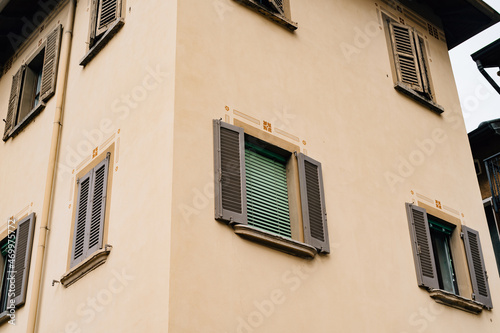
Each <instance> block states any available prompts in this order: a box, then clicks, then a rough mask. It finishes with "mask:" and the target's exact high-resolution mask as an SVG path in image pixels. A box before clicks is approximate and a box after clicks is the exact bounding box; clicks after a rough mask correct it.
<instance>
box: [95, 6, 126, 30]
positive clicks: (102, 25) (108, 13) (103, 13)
mask: <svg viewBox="0 0 500 333" xmlns="http://www.w3.org/2000/svg"><path fill="white" fill-rule="evenodd" d="M120 14H121V1H120V0H99V9H98V13H97V28H96V35H97V36H99V35H100V34H102V33H104V32H105V31H106V30H107V29H108V28H109V26H110V25H111V23H113V22H115V21H116V20H117V19H118V18H119V17H120Z"/></svg>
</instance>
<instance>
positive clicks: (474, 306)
mask: <svg viewBox="0 0 500 333" xmlns="http://www.w3.org/2000/svg"><path fill="white" fill-rule="evenodd" d="M429 296H431V298H432V299H434V300H435V301H436V302H438V303H441V304H444V305H448V306H451V307H453V308H456V309H460V310H463V311H466V312H469V313H473V314H480V313H481V311H483V307H484V306H483V304H481V303H479V302H476V301H473V300H471V299H467V298H464V297H462V296H458V295H455V294H452V293H450V292H447V291H444V290H440V289H432V290H430V291H429Z"/></svg>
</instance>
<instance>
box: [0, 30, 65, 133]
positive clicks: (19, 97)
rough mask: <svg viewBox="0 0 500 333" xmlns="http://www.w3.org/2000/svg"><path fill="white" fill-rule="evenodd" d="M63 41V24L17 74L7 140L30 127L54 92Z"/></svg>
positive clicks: (12, 92)
mask: <svg viewBox="0 0 500 333" xmlns="http://www.w3.org/2000/svg"><path fill="white" fill-rule="evenodd" d="M60 40H61V26H58V27H57V28H56V29H55V30H54V31H52V32H51V33H50V34H49V35H48V36H47V38H46V39H45V42H44V43H43V44H42V46H41V47H40V48H39V49H38V50H37V51H36V52H35V53H34V54H33V56H32V57H30V59H28V61H27V62H26V63H25V64H24V65H22V66H21V68H19V70H18V71H17V72H16V74H14V76H13V78H12V86H11V92H10V98H9V104H8V109H7V117H6V119H5V130H4V136H3V140H4V141H7V139H8V138H9V137H12V136H14V135H16V134H17V133H18V132H19V131H20V130H21V129H22V128H23V127H24V126H26V125H27V124H28V123H29V122H30V121H31V120H32V119H33V118H34V117H35V116H36V115H37V114H38V113H40V111H41V110H42V109H43V108H44V107H45V104H44V103H45V102H47V101H48V100H49V99H50V98H51V97H52V96H53V95H54V93H55V87H56V77H57V64H58V59H59V44H60Z"/></svg>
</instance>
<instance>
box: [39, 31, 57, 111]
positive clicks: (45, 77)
mask: <svg viewBox="0 0 500 333" xmlns="http://www.w3.org/2000/svg"><path fill="white" fill-rule="evenodd" d="M61 31H62V27H61V25H58V26H57V28H55V29H54V31H52V32H51V33H50V34H49V35H48V36H47V40H46V41H45V55H44V59H43V70H42V86H41V88H40V96H41V99H42V100H43V101H44V102H46V101H48V100H49V98H51V97H52V96H53V95H54V93H55V90H56V80H57V65H58V63H59V46H60V44H61Z"/></svg>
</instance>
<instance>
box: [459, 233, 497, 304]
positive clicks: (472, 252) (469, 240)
mask: <svg viewBox="0 0 500 333" xmlns="http://www.w3.org/2000/svg"><path fill="white" fill-rule="evenodd" d="M462 233H463V238H464V246H465V253H466V254H467V263H468V265H469V274H470V279H471V282H472V290H473V296H472V298H473V299H474V300H476V301H477V302H479V303H482V304H484V306H486V307H487V308H488V309H491V308H493V304H492V302H491V294H490V288H489V285H488V275H487V273H486V268H485V265H484V257H483V251H482V249H481V242H480V241H479V233H478V232H477V231H476V230H474V229H471V228H469V227H466V226H462Z"/></svg>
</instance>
